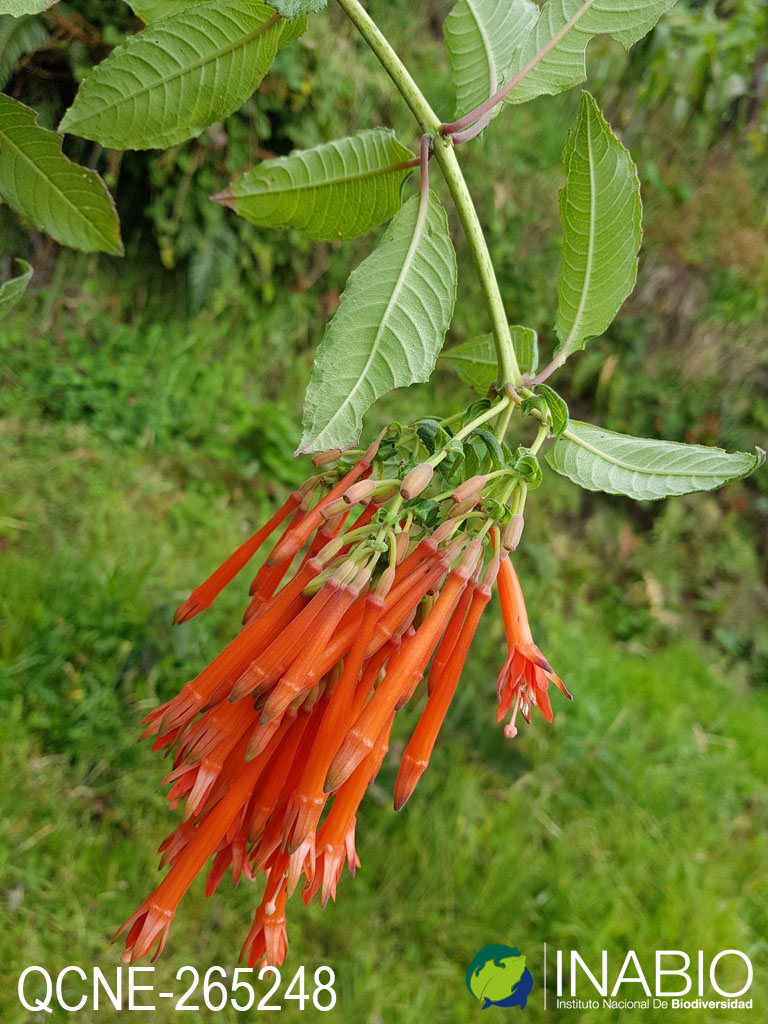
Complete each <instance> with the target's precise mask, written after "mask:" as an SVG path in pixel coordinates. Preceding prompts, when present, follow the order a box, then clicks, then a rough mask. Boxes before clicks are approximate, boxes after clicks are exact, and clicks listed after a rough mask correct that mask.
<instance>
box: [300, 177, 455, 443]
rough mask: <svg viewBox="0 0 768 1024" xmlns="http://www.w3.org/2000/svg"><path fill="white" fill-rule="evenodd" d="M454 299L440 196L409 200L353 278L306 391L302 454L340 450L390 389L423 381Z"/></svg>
mask: <svg viewBox="0 0 768 1024" xmlns="http://www.w3.org/2000/svg"><path fill="white" fill-rule="evenodd" d="M455 299H456V256H455V253H454V251H453V244H452V243H451V237H450V235H449V233H448V221H447V219H446V216H445V211H444V210H443V208H442V206H441V205H440V202H439V200H438V198H437V196H436V195H435V194H434V193H433V192H430V193H429V195H428V198H427V201H426V202H425V203H423V204H420V202H419V197H418V196H414V197H413V198H412V199H409V200H408V202H407V203H406V204H405V205H404V206H403V207H402V208H401V209H400V210H399V211H398V213H397V214H396V215H395V218H394V220H393V221H392V223H391V224H390V226H389V227H388V228H387V231H386V234H385V235H384V237H383V238H382V240H381V242H380V244H379V246H378V248H377V249H375V250H374V252H373V253H372V254H371V255H370V256H369V257H368V258H367V259H366V260H364V261H363V262H362V263H361V264H360V266H359V267H358V268H357V269H356V270H355V271H354V272H353V273H352V274H351V275H350V278H349V282H348V284H347V287H346V290H345V291H344V294H343V295H342V297H341V304H340V306H339V308H338V310H337V311H336V314H335V316H334V318H333V320H331V322H330V324H329V325H328V328H327V330H326V332H325V336H324V338H323V340H322V342H321V343H320V347H319V349H318V353H317V357H316V359H315V368H314V370H313V372H312V376H311V378H310V382H309V387H308V389H307V398H306V403H305V409H304V434H303V436H302V439H301V444H300V446H299V449H298V450H299V451H300V452H310V451H324V450H325V449H327V448H344V447H346V446H347V445H348V444H350V443H351V442H352V441H354V440H355V438H357V437H358V436H359V434H360V428H361V426H362V421H363V413H364V412H365V410H366V409H367V408H368V407H369V405H371V403H372V402H374V401H375V400H376V399H377V398H379V397H380V396H381V395H383V394H385V393H386V392H387V391H389V390H390V389H391V388H398V387H406V386H407V385H408V384H413V383H415V382H417V381H426V380H428V379H429V376H430V374H431V373H432V370H433V369H434V366H435V361H436V359H437V354H438V352H439V351H440V346H441V344H442V342H443V337H444V335H445V332H446V331H447V329H448V325H449V324H450V322H451V315H452V313H453V304H454V301H455Z"/></svg>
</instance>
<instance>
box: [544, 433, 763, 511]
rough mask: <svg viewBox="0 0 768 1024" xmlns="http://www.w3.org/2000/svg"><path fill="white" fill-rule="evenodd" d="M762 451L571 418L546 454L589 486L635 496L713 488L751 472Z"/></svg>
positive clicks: (662, 495)
mask: <svg viewBox="0 0 768 1024" xmlns="http://www.w3.org/2000/svg"><path fill="white" fill-rule="evenodd" d="M764 461H765V452H763V451H761V450H760V449H759V448H758V449H757V454H755V455H753V454H751V453H750V452H726V451H723V449H722V448H706V447H704V446H703V445H699V444H679V443H677V442H676V441H654V440H651V439H650V438H647V437H628V436H627V435H626V434H615V433H613V431H611V430H603V429H602V428H601V427H595V426H592V424H590V423H580V422H579V421H578V420H571V422H570V424H569V426H568V429H567V430H566V432H565V434H564V435H563V436H562V437H560V438H558V439H557V440H556V441H555V443H554V445H553V446H552V448H551V449H550V451H549V452H548V453H547V462H548V463H549V465H550V466H551V467H552V468H553V469H555V470H557V472H558V473H562V474H563V476H567V477H568V478H569V479H570V480H573V482H574V483H576V484H579V486H581V487H584V488H585V489H586V490H588V491H606V492H607V493H608V494H624V495H626V496H627V497H628V498H634V499H635V500H636V501H649V500H655V499H657V498H666V497H668V496H669V495H672V494H690V493H691V492H692V491H711V490H714V488H716V487H722V485H723V484H727V483H731V482H732V481H734V480H741V479H742V477H745V476H749V474H750V473H752V472H753V471H754V470H755V469H757V468H758V466H761V465H762V464H763V462H764Z"/></svg>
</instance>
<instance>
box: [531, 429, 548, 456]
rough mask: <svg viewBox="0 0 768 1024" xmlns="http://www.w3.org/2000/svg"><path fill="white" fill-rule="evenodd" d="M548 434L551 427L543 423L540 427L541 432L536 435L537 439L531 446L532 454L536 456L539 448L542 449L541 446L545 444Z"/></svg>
mask: <svg viewBox="0 0 768 1024" xmlns="http://www.w3.org/2000/svg"><path fill="white" fill-rule="evenodd" d="M548 433H549V427H548V426H547V424H546V423H542V424H541V426H540V427H539V432H538V433H537V434H536V437H535V438H534V440H533V444H532V445H531V452H532V453H533V454H534V455H535V454H536V453H537V452H538V450H539V448H541V446H542V445H543V444H544V441H545V439H546V436H547V434H548Z"/></svg>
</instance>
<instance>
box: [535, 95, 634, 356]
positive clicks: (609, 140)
mask: <svg viewBox="0 0 768 1024" xmlns="http://www.w3.org/2000/svg"><path fill="white" fill-rule="evenodd" d="M563 166H564V168H565V172H566V183H565V187H564V188H563V189H562V191H561V192H560V220H561V223H562V227H563V254H562V259H561V263H560V274H559V278H558V284H557V291H558V309H557V320H556V323H555V329H556V331H557V336H558V338H559V339H560V346H559V348H558V351H559V352H561V351H564V352H565V355H566V357H567V356H568V355H570V353H571V352H574V351H576V350H578V349H582V348H584V346H585V345H586V343H587V341H589V339H590V338H594V337H596V336H597V335H599V334H602V333H603V331H605V329H606V328H607V327H608V326H609V325H610V323H611V321H612V320H613V318H614V317H615V316H616V313H617V312H618V310H619V308H620V306H621V304H622V303H623V302H624V300H625V299H626V298H627V296H628V295H629V294H630V292H631V291H632V289H633V288H634V285H635V279H636V277H637V253H638V250H639V249H640V242H641V239H642V227H641V217H642V206H641V203H640V181H639V179H638V177H637V169H636V168H635V165H634V163H633V162H632V158H631V157H630V155H629V153H628V152H627V150H626V149H625V148H624V146H622V144H621V143H620V142H619V140H618V139H617V138H616V136H615V135H614V134H613V132H612V131H611V129H610V126H609V125H608V124H607V122H606V121H605V119H604V118H603V116H602V114H601V113H600V111H599V110H598V108H597V104H596V103H595V101H594V99H593V98H592V97H591V96H590V95H589V93H584V94H583V95H582V98H581V107H580V109H579V115H578V118H577V120H576V125H575V127H574V128H573V129H571V131H570V132H569V134H568V139H567V141H566V144H565V149H564V151H563Z"/></svg>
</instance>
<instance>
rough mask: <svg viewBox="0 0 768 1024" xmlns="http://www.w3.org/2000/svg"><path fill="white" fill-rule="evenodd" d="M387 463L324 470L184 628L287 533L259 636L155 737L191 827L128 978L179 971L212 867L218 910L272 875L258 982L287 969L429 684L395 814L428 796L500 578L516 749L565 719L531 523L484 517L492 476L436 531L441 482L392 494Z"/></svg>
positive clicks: (346, 859)
mask: <svg viewBox="0 0 768 1024" xmlns="http://www.w3.org/2000/svg"><path fill="white" fill-rule="evenodd" d="M377 451H378V445H377V444H374V445H372V446H371V448H369V450H368V451H367V452H366V453H365V454H364V455H363V456H362V457H361V458H359V459H358V461H356V462H355V463H354V464H353V465H351V466H350V467H349V468H347V469H346V471H345V469H344V468H342V467H343V466H344V461H345V457H344V456H342V453H341V452H332V453H327V454H326V455H323V456H320V457H317V458H316V460H315V462H316V465H318V466H320V467H321V468H322V470H323V472H321V474H320V475H319V476H316V477H313V478H312V479H311V480H308V481H307V482H306V483H305V484H304V486H303V487H301V488H300V489H299V490H298V491H296V492H294V493H293V494H291V496H290V497H289V498H288V500H287V501H286V503H285V504H284V505H283V507H282V508H281V509H280V510H279V511H278V512H277V513H276V514H275V515H274V516H273V517H272V518H271V519H270V520H269V522H268V523H267V524H266V525H265V526H264V527H263V528H262V529H261V530H259V531H258V532H257V533H255V534H254V535H253V536H252V537H251V538H250V539H249V540H247V541H246V542H245V543H244V544H243V545H242V546H241V547H240V548H238V549H237V551H235V552H234V553H233V554H232V555H231V556H230V557H229V558H228V559H227V560H226V561H225V562H224V563H223V565H222V566H221V567H220V568H219V569H217V570H216V572H214V573H213V575H212V576H211V577H210V578H209V579H207V580H206V581H205V582H204V583H203V584H201V585H200V586H199V587H197V588H196V589H195V590H194V591H193V592H192V594H191V595H190V597H189V598H188V599H187V600H186V601H185V602H184V603H183V604H182V605H181V606H180V607H179V609H178V610H177V612H176V616H175V621H176V622H183V621H185V620H186V619H189V618H191V617H192V616H194V615H196V614H197V613H198V612H200V611H202V610H203V609H205V608H207V607H209V606H210V605H211V604H212V602H213V601H214V600H215V598H216V596H217V595H218V594H219V593H220V592H221V590H222V589H223V588H224V587H225V586H226V585H227V584H228V583H229V582H230V581H231V580H232V579H234V577H235V576H236V575H237V574H238V573H239V572H240V571H241V569H243V568H244V567H245V565H246V564H247V563H248V562H249V561H250V559H251V558H252V557H253V556H254V554H255V553H256V552H257V551H258V549H259V548H260V547H261V546H262V545H263V544H264V543H265V542H266V541H267V539H268V538H269V537H270V536H271V535H272V534H273V533H274V531H276V530H277V529H278V527H280V526H281V525H283V524H284V523H286V521H287V526H285V529H284V531H283V533H282V536H281V537H280V539H279V540H278V541H277V543H276V544H275V546H274V547H273V549H272V550H271V552H270V554H269V555H268V557H267V559H266V561H265V563H264V565H263V566H262V567H261V568H260V569H259V570H258V572H257V573H256V576H255V578H254V580H253V583H252V586H251V590H250V594H251V600H250V603H249V604H248V607H247V608H246V611H245V615H244V618H243V629H242V631H241V632H240V633H239V634H238V635H237V636H236V637H235V638H234V639H233V640H232V642H231V643H230V644H229V645H228V646H227V647H226V648H225V649H224V650H223V651H222V652H221V654H219V655H218V657H216V658H215V659H214V660H213V661H212V662H211V664H210V665H208V666H207V667H206V668H205V669H203V671H202V672H201V673H200V674H199V675H198V676H196V677H195V678H194V679H193V680H191V681H190V682H188V683H187V684H186V685H185V686H184V688H183V689H182V690H181V692H180V693H179V694H178V696H176V697H174V698H173V699H172V700H170V701H169V702H168V703H166V704H164V705H163V706H162V707H159V708H158V709H157V710H155V711H154V712H152V713H151V714H150V715H149V716H148V718H147V719H146V720H145V722H146V729H145V732H144V736H145V737H151V738H152V739H153V742H154V749H157V750H160V749H165V750H166V751H167V752H172V753H173V768H172V770H171V771H170V772H169V774H168V775H167V777H166V779H165V783H166V784H167V785H168V786H169V787H170V788H169V791H168V803H169V806H170V807H171V808H176V807H178V806H179V805H183V807H184V813H183V820H182V821H181V823H180V824H179V825H178V826H177V827H176V828H175V829H174V831H173V832H172V833H171V834H170V835H169V836H168V837H167V839H166V840H165V841H164V842H163V843H162V845H161V847H160V850H161V853H162V859H161V866H167V867H168V868H169V870H168V873H167V874H166V876H165V878H164V879H163V881H162V882H161V883H160V885H159V886H158V887H157V889H156V890H155V891H154V892H153V893H152V894H151V895H150V896H148V897H147V899H146V900H145V901H144V902H143V903H142V904H141V906H140V907H139V908H138V909H137V910H136V912H135V913H134V914H133V915H132V916H131V917H130V918H129V919H128V920H127V921H126V922H125V923H124V925H123V926H122V928H121V932H122V931H127V936H126V952H125V954H124V958H125V959H126V960H128V961H134V960H137V959H139V958H141V957H143V956H145V955H147V954H148V953H150V952H151V951H152V949H153V947H155V946H157V948H156V951H155V957H156V956H158V955H159V953H160V952H161V950H162V948H163V946H164V944H165V941H166V938H167V935H168V929H169V927H170V925H171V922H172V920H173V917H174V915H175V913H176V909H177V907H178V905H179V902H180V900H181V898H182V897H183V895H184V894H185V892H186V891H187V889H188V888H189V887H190V885H191V884H192V882H193V880H194V879H195V877H196V876H197V875H198V874H199V873H200V872H201V871H202V870H203V868H204V867H205V865H206V864H207V863H208V862H209V861H210V862H211V864H210V869H209V873H208V879H207V884H206V894H207V895H211V894H212V893H213V891H214V890H215V889H216V887H217V886H218V884H219V882H220V881H221V879H222V878H223V877H224V875H225V874H227V873H228V872H231V874H232V879H233V882H234V883H235V884H237V883H238V882H239V880H240V878H241V877H242V876H245V877H246V878H248V879H250V880H251V881H256V880H257V879H258V878H259V877H262V876H263V877H265V879H266V884H265V888H264V893H263V898H262V901H261V904H260V905H259V907H258V909H257V911H256V915H255V918H254V921H253V925H252V927H251V930H250V932H249V934H248V936H247V938H246V940H245V943H244V945H243V949H242V956H243V957H244V958H245V959H246V960H247V962H248V964H249V965H250V966H253V965H255V964H256V963H258V962H262V961H265V962H268V963H270V964H280V963H282V962H283V959H284V958H285V955H286V951H287V937H286V928H285V906H286V901H287V899H288V897H289V896H290V895H291V893H292V892H293V891H294V890H295V889H296V888H297V886H298V885H299V884H300V883H301V882H302V880H303V898H304V900H305V902H309V901H310V900H311V899H312V898H313V896H314V895H315V893H316V892H318V890H319V891H320V892H321V899H322V903H323V905H325V903H326V902H327V901H328V899H329V898H333V899H335V898H336V887H337V884H338V882H339V878H340V876H341V873H342V870H343V868H344V865H345V864H346V865H347V867H348V869H349V871H350V872H351V873H352V874H354V873H355V870H356V869H357V867H359V863H360V862H359V860H358V858H357V854H356V852H355V825H356V815H357V810H358V807H359V805H360V802H361V800H362V798H363V795H364V793H365V790H366V788H367V787H368V785H369V784H370V782H371V781H372V780H373V779H374V778H375V777H376V775H377V773H378V771H379V768H380V766H381V764H382V761H383V759H384V756H385V754H386V752H387V748H388V743H389V737H390V732H391V729H392V724H393V721H394V718H395V715H396V713H397V711H398V710H400V709H401V708H402V707H403V706H404V705H405V704H407V703H408V702H409V701H410V700H411V699H412V698H413V697H414V695H415V694H416V692H417V689H418V687H419V683H420V682H421V680H422V679H423V678H424V677H425V675H426V676H427V686H426V693H427V696H426V701H425V703H424V708H423V711H422V713H421V717H420V719H419V721H418V724H417V726H416V728H415V730H414V732H413V735H412V736H411V738H410V741H409V742H408V744H407V746H406V748H405V751H404V753H403V756H402V762H401V765H400V771H399V773H398V776H397V781H396V783H395V793H394V803H395V808H396V809H399V808H400V807H402V806H403V804H404V803H405V802H406V801H407V800H408V798H409V797H410V796H411V794H412V793H413V790H414V788H415V786H416V784H417V782H418V780H419V779H420V777H421V775H422V774H423V772H424V770H425V769H426V767H427V765H428V763H429V759H430V755H431V753H432V749H433V746H434V744H435V741H436V738H437V735H438V732H439V730H440V727H441V725H442V723H443V720H444V718H445V715H446V713H447V710H448V707H449V705H450V702H451V699H452V697H453V695H454V692H455V690H456V687H457V685H458V682H459V678H460V676H461V672H462V669H463V666H464V663H465V660H466V657H467V654H468V652H469V649H470V645H471V643H472V639H473V637H474V635H475V632H476V630H477V626H478V623H479V621H480V618H481V616H482V613H483V611H484V609H485V607H486V605H487V604H488V601H489V600H490V597H491V591H492V587H493V585H494V583H495V581H496V578H497V575H498V577H499V594H500V598H501V604H502V611H503V615H504V623H505V627H506V632H507V639H508V645H509V655H508V657H507V659H506V663H505V665H504V667H503V669H502V672H501V675H500V676H499V682H498V696H499V719H501V718H503V717H504V716H505V715H506V714H507V713H508V712H509V710H510V708H512V709H513V710H512V722H511V723H510V724H509V725H507V726H506V728H505V732H506V734H507V735H508V736H511V735H514V733H515V732H516V729H515V727H514V720H515V716H516V713H517V711H518V710H520V711H521V713H522V714H523V716H524V717H525V718H526V719H527V720H530V709H531V707H532V706H534V705H535V706H538V707H539V709H540V710H541V712H542V714H543V715H544V716H545V718H547V720H548V721H551V720H552V709H551V706H550V703H549V699H548V697H547V686H548V682H549V681H552V682H554V683H555V684H556V685H557V686H558V687H559V688H560V689H561V690H562V691H563V693H566V695H567V691H566V690H565V688H564V687H563V685H562V683H561V682H560V680H559V679H558V678H557V676H556V675H555V674H554V673H553V671H552V669H551V668H550V666H549V665H548V663H547V662H546V660H545V659H544V658H543V656H542V655H541V652H540V651H539V650H538V648H537V647H536V646H535V644H534V643H533V639H532V637H531V634H530V629H529V626H528V620H527V617H526V613H525V606H524V603H523V598H522V592H521V590H520V586H519V583H518V581H517V577H516V575H515V571H514V569H513V568H512V564H511V562H510V561H509V558H508V556H507V550H509V549H511V548H513V547H515V546H516V544H517V541H518V540H519V535H520V529H521V527H522V520H521V518H520V517H519V516H518V517H513V521H512V522H511V524H510V525H509V526H507V527H506V529H502V528H500V527H499V525H498V524H497V523H495V522H494V521H493V519H492V518H490V517H489V516H487V515H484V514H482V508H483V505H482V502H483V487H484V485H485V484H486V478H485V477H481V476H475V477H473V478H471V479H470V480H468V481H466V482H465V483H463V484H462V485H460V486H459V487H457V488H456V489H455V490H454V491H453V492H452V493H450V495H443V496H440V495H438V496H437V497H438V500H437V501H435V500H433V501H431V503H430V516H429V518H425V517H424V516H423V515H422V516H421V518H420V517H419V506H418V500H417V499H418V496H419V494H420V493H421V492H422V491H423V490H424V488H425V487H427V486H428V485H429V483H430V480H431V478H432V466H431V465H429V464H428V463H422V464H420V465H418V466H416V468H415V469H411V470H410V472H408V473H406V474H405V477H404V479H402V480H400V479H399V478H397V479H394V480H393V479H385V478H383V476H382V466H381V464H380V462H379V461H377ZM331 463H337V466H336V468H331V469H327V470H326V469H325V467H326V466H329V465H330V464H331ZM441 502H442V503H443V504H441ZM446 502H447V503H448V504H447V505H446V504H445V503H446ZM435 509H437V510H438V514H437V516H435V514H434V513H435ZM441 509H442V510H443V511H440V510H441ZM516 520H519V521H516Z"/></svg>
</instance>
